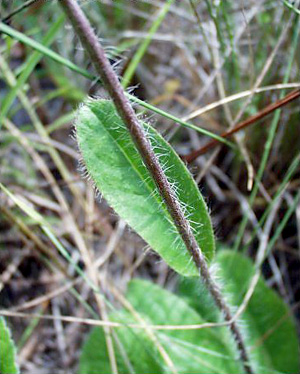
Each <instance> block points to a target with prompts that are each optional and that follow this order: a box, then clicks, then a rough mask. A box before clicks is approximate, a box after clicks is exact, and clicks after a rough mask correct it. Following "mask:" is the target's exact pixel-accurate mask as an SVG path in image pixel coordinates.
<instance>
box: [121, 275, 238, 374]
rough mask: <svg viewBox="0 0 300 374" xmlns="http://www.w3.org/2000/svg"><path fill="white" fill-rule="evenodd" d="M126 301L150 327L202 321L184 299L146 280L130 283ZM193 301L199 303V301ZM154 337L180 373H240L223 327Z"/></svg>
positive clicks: (167, 331) (165, 331)
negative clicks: (144, 318) (146, 319)
mask: <svg viewBox="0 0 300 374" xmlns="http://www.w3.org/2000/svg"><path fill="white" fill-rule="evenodd" d="M127 299H128V300H129V302H130V303H131V305H132V306H133V307H134V308H135V310H136V311H138V312H139V313H140V314H141V315H145V316H147V318H148V320H149V321H150V323H151V324H153V325H177V326H181V325H191V324H192V325H194V324H203V323H205V322H206V321H205V320H204V319H203V318H202V316H200V315H199V314H198V313H197V312H196V311H195V310H194V309H193V308H191V307H190V306H189V305H188V304H187V302H186V301H185V300H183V299H182V298H180V297H179V296H177V295H174V294H172V293H171V292H169V291H166V290H164V289H162V288H161V287H159V286H157V285H155V284H153V283H150V282H147V281H142V280H134V281H131V282H130V283H129V286H128V292H127ZM197 301H198V303H201V302H202V300H201V299H200V298H198V299H197ZM157 336H158V339H159V340H160V342H161V343H162V344H163V346H164V348H165V350H166V351H167V353H168V354H169V356H170V358H171V360H172V361H173V363H174V365H175V367H176V369H177V371H178V373H180V374H183V373H184V374H207V373H211V374H214V373H223V374H227V373H231V374H241V373H243V368H242V366H241V364H240V362H239V361H237V360H236V357H237V351H236V349H235V345H234V342H233V340H232V338H231V335H230V333H229V331H228V329H227V328H226V327H219V328H214V329H212V328H206V329H190V330H161V331H159V332H157ZM128 349H130V348H129V347H128ZM166 372H167V371H166Z"/></svg>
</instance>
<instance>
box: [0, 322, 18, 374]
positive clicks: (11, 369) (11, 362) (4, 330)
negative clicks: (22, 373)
mask: <svg viewBox="0 0 300 374" xmlns="http://www.w3.org/2000/svg"><path fill="white" fill-rule="evenodd" d="M15 356H16V349H15V345H14V342H13V341H12V339H11V336H10V331H9V329H8V327H7V326H6V323H5V321H4V318H3V317H0V373H1V374H17V373H19V369H18V366H17V364H16V357H15Z"/></svg>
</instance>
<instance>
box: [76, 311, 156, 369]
mask: <svg viewBox="0 0 300 374" xmlns="http://www.w3.org/2000/svg"><path fill="white" fill-rule="evenodd" d="M110 320H111V321H115V322H122V323H123V324H124V327H120V328H117V329H116V330H115V331H114V334H113V336H114V338H115V339H114V349H115V354H116V361H117V365H118V371H119V373H122V374H127V373H128V374H129V373H130V374H131V373H142V374H153V373H155V374H160V373H163V371H162V370H161V357H160V356H159V354H158V352H157V350H156V349H155V345H154V343H153V341H151V339H150V338H149V336H148V335H147V334H146V333H145V332H144V330H133V329H130V328H128V327H126V324H128V323H137V321H135V320H134V319H133V317H132V316H131V315H129V313H127V312H126V311H124V310H122V311H121V312H119V313H116V314H112V315H110ZM133 347H134V348H133ZM99 373H105V374H108V373H111V367H110V362H109V356H108V352H107V347H106V342H105V335H104V331H103V328H98V327H97V328H94V329H93V330H92V332H91V333H90V335H89V336H88V338H87V340H86V342H85V344H84V346H83V349H82V353H81V356H80V362H79V374H99Z"/></svg>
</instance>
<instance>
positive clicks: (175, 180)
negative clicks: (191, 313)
mask: <svg viewBox="0 0 300 374" xmlns="http://www.w3.org/2000/svg"><path fill="white" fill-rule="evenodd" d="M143 126H144V128H145V131H146V133H147V135H148V137H149V139H150V141H151V144H152V147H153V149H154V151H155V153H156V155H157V157H158V158H159V161H160V163H161V165H162V167H163V169H164V171H165V173H166V176H167V178H168V180H169V182H170V183H171V184H172V185H173V186H174V189H175V190H176V194H177V198H178V200H179V201H180V203H181V205H182V207H183V209H184V210H185V214H186V217H187V218H188V219H189V221H190V223H191V226H192V229H193V231H194V234H195V237H196V239H197V241H198V243H199V246H200V248H201V249H202V251H203V253H204V254H205V256H206V258H207V260H211V259H212V257H213V255H214V247H215V244H214V236H213V230H212V226H211V222H210V218H209V214H208V211H207V207H206V205H205V202H204V200H203V198H202V196H201V194H200V192H199V189H198V187H197V185H196V184H195V182H194V180H193V178H192V176H191V175H190V173H189V172H188V170H187V168H186V167H185V165H184V164H183V163H182V161H181V160H180V159H179V157H178V156H177V154H176V153H175V151H174V150H173V149H172V148H171V146H170V145H169V144H168V143H167V142H166V141H165V140H164V139H163V138H162V137H161V136H160V135H159V134H158V133H157V132H156V131H155V130H154V129H153V128H152V127H151V126H149V125H147V124H143ZM76 129H77V138H78V143H79V147H80V150H81V152H82V156H83V160H84V162H85V165H86V168H87V171H88V173H89V175H90V176H91V177H92V179H93V180H94V181H95V184H96V186H97V187H98V188H99V190H100V191H101V193H102V194H103V196H104V197H105V199H106V200H107V201H108V203H109V204H110V205H111V206H112V207H113V208H114V210H115V211H116V212H117V213H118V214H119V215H120V216H121V217H122V218H123V219H124V220H125V221H126V222H127V223H128V224H129V225H130V226H131V227H132V228H133V229H134V230H135V231H136V232H137V233H138V234H139V235H140V236H141V237H142V238H143V239H144V240H145V241H146V242H147V243H148V244H149V245H150V246H151V247H152V248H153V249H154V250H155V251H156V252H157V253H159V255H160V256H161V257H162V258H163V259H164V260H165V261H166V262H167V263H168V264H169V265H170V266H171V267H172V268H173V269H174V270H176V271H177V272H179V273H181V274H183V275H186V276H197V275H198V272H197V269H196V267H195V265H194V264H193V261H192V260H191V256H190V254H189V253H188V251H187V249H186V247H185V245H184V243H183V241H182V239H181V237H180V236H179V234H178V231H177V229H176V227H175V225H174V223H173V221H172V219H171V216H170V214H169V213H168V211H167V208H166V205H165V203H164V202H163V201H162V198H161V197H160V195H159V193H158V190H157V188H156V186H155V183H154V181H153V180H152V178H151V176H150V173H149V172H148V169H147V168H146V167H145V165H144V163H143V161H142V159H141V157H140V155H139V153H138V151H137V149H136V147H135V145H134V143H133V141H132V140H131V137H130V134H129V133H128V130H127V129H126V127H125V125H124V123H123V121H122V120H121V119H120V117H119V116H118V114H117V113H116V110H115V108H114V106H113V104H112V102H111V101H108V100H97V101H88V102H87V103H86V105H84V106H83V107H82V108H81V109H80V110H79V113H78V120H77V123H76Z"/></svg>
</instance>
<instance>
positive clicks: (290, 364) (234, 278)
mask: <svg viewBox="0 0 300 374" xmlns="http://www.w3.org/2000/svg"><path fill="white" fill-rule="evenodd" d="M215 261H216V263H217V265H218V269H219V271H218V277H219V278H220V279H222V280H223V282H222V283H223V293H224V294H225V295H227V298H228V301H229V303H230V304H231V305H232V306H234V307H239V306H240V305H241V303H242V301H243V298H244V296H245V294H246V292H247V291H248V288H249V284H250V282H251V279H252V276H253V274H254V273H255V268H254V266H253V263H252V262H251V261H250V260H249V259H248V258H247V257H245V256H243V255H242V254H239V253H235V252H234V251H230V250H222V251H220V252H217V255H216V259H215ZM179 295H181V296H182V297H184V298H185V300H187V301H188V303H189V305H191V306H192V307H193V308H194V309H195V310H197V311H198V313H199V314H201V315H206V316H207V317H209V320H210V321H213V322H217V320H218V318H220V316H219V317H218V315H219V312H218V311H216V310H213V308H212V310H211V312H209V310H208V305H210V306H211V305H212V300H211V297H210V296H209V295H208V294H207V292H206V295H205V291H203V289H201V288H200V287H199V285H198V282H197V281H195V280H193V279H187V278H185V279H182V280H181V281H180V284H179ZM200 297H201V300H203V302H197V301H198V300H199V298H200ZM242 325H243V331H244V335H245V340H246V343H247V346H248V347H251V349H250V354H251V357H252V362H253V364H254V365H253V366H254V368H255V367H256V368H257V369H256V370H255V371H256V372H259V373H266V374H269V373H276V372H279V373H286V374H292V373H298V372H299V370H300V367H299V365H300V364H299V342H298V339H297V333H296V328H295V323H294V321H293V319H292V317H291V316H290V311H289V309H288V307H287V305H286V304H285V303H284V301H283V300H281V299H280V297H279V296H278V295H277V294H276V293H275V292H274V291H273V290H271V289H270V288H268V287H267V285H266V283H265V281H264V279H263V278H262V277H260V279H259V281H258V284H257V286H256V288H255V291H254V293H253V296H252V297H251V299H250V302H249V304H248V306H247V309H246V311H245V312H244V313H243V315H242Z"/></svg>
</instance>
